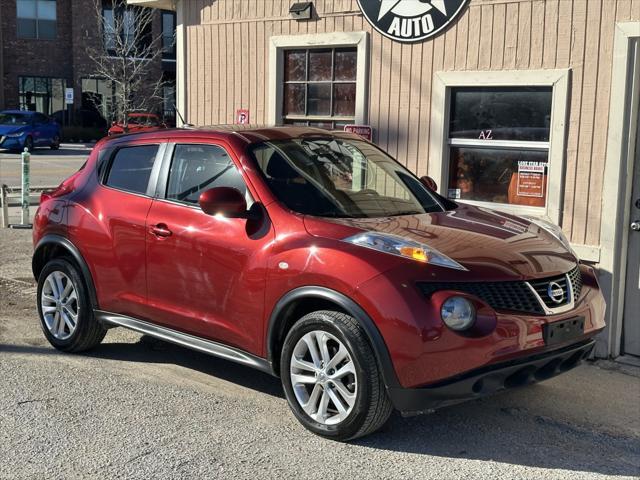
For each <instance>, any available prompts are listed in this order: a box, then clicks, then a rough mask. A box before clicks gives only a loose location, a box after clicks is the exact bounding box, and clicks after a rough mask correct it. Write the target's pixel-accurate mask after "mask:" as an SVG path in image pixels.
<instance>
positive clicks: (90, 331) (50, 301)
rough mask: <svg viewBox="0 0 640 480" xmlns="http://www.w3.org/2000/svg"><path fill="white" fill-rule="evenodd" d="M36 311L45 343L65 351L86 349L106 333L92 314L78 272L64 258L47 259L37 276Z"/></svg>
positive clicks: (97, 342)
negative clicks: (45, 338) (46, 341)
mask: <svg viewBox="0 0 640 480" xmlns="http://www.w3.org/2000/svg"><path fill="white" fill-rule="evenodd" d="M38 313H39V314H40V324H41V326H42V331H43V332H44V335H45V337H47V340H49V343H51V345H53V346H54V347H55V348H57V349H59V350H63V351H65V352H81V351H84V350H89V349H91V348H93V347H95V346H96V345H98V344H99V343H100V342H101V341H102V339H103V338H104V336H105V335H106V333H107V330H106V328H104V327H103V326H102V324H100V323H99V322H98V321H97V320H96V318H95V317H94V315H93V308H92V306H91V302H90V300H89V296H88V292H87V288H86V286H85V282H84V281H83V279H82V277H81V274H80V273H79V272H78V269H77V268H76V267H75V265H74V264H73V263H72V262H70V261H68V260H66V259H64V258H59V259H54V260H51V261H49V262H48V263H47V264H46V265H45V266H44V268H43V269H42V272H41V273H40V276H39V277H38Z"/></svg>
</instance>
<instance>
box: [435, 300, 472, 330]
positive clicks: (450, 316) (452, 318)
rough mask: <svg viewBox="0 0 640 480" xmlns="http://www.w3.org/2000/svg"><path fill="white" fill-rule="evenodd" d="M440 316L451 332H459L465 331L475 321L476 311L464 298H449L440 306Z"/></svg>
mask: <svg viewBox="0 0 640 480" xmlns="http://www.w3.org/2000/svg"><path fill="white" fill-rule="evenodd" d="M440 316H441V317H442V321H443V322H444V323H445V325H446V326H447V327H449V328H450V329H451V330H456V331H461V330H467V329H468V328H470V327H471V326H472V325H473V323H474V322H475V321H476V310H475V308H473V305H472V304H471V302H470V301H469V300H467V299H466V298H463V297H449V298H448V299H447V300H446V301H445V302H444V303H443V304H442V308H441V309H440Z"/></svg>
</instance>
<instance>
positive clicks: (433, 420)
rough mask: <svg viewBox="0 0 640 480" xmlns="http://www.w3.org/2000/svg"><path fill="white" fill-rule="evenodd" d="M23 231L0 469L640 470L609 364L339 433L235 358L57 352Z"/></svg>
mask: <svg viewBox="0 0 640 480" xmlns="http://www.w3.org/2000/svg"><path fill="white" fill-rule="evenodd" d="M30 234H31V232H30V231H24V230H23V231H14V230H0V247H1V248H0V459H1V461H0V478H3V479H5V478H6V479H17V478H38V479H41V478H83V479H84V478H101V479H102V478H144V479H146V478H167V479H168V478H281V479H282V478H293V477H296V478H299V479H304V478H385V479H388V478H402V479H405V478H420V479H423V478H433V479H453V478H478V479H488V478H500V479H502V478H518V479H534V478H536V479H537V478H539V479H556V478H557V479H570V478H581V479H582V478H624V477H627V478H637V477H638V476H639V475H640V372H639V371H638V369H636V368H633V367H623V366H620V365H619V364H616V363H612V362H598V363H595V364H587V365H584V366H581V367H579V368H577V369H575V370H573V371H571V372H569V373H567V374H565V375H564V376H561V377H558V378H555V379H552V380H550V381H548V382H545V383H543V384H539V385H535V386H532V387H528V388H524V389H521V390H515V391H511V392H507V393H504V394H501V395H498V396H495V397H491V398H488V399H483V400H480V401H476V402H472V403H468V404H464V405H460V406H456V407H451V408H448V409H445V410H442V411H440V412H437V413H435V414H433V415H428V416H421V417H413V418H402V417H400V416H399V415H394V416H393V417H392V418H391V420H390V422H389V423H388V424H387V425H386V426H385V428H384V429H383V430H382V431H380V432H379V433H377V434H374V435H371V436H369V437H366V438H364V439H360V440H358V441H356V442H353V443H351V444H340V443H335V442H331V441H327V440H324V439H321V438H319V437H316V436H314V435H312V434H310V433H308V432H307V431H306V430H304V428H302V427H301V426H300V425H299V424H298V423H297V422H296V421H295V419H294V418H293V416H292V415H291V414H290V413H289V409H288V407H287V404H286V401H285V400H284V397H283V393H282V389H281V387H280V384H279V381H278V380H277V379H275V378H272V377H270V376H268V375H265V374H262V373H259V372H255V371H253V370H250V369H248V368H245V367H241V366H238V365H235V364H232V363H228V362H225V361H223V360H218V359H215V358H212V357H208V356H206V355H203V354H199V353H196V352H191V351H188V350H185V349H182V348H179V347H175V346H171V345H167V344H164V343H160V342H156V341H152V340H150V339H148V338H146V337H141V336H140V335H137V334H134V333H132V332H127V331H125V330H123V329H114V330H111V331H110V332H109V334H108V335H107V337H106V339H105V341H104V343H103V345H101V346H100V347H98V348H97V349H96V350H94V351H92V352H90V353H89V354H84V355H67V354H62V353H59V352H57V351H55V350H54V349H52V348H51V347H50V346H49V345H48V344H47V343H46V341H45V340H44V337H43V335H42V333H41V331H40V327H39V324H38V320H37V316H36V311H35V307H34V298H35V287H34V282H33V280H32V279H31V278H30V270H29V262H30V253H31V245H30Z"/></svg>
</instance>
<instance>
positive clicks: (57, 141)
mask: <svg viewBox="0 0 640 480" xmlns="http://www.w3.org/2000/svg"><path fill="white" fill-rule="evenodd" d="M50 147H51V150H58V149H59V148H60V137H59V136H58V135H56V136H55V137H53V141H52V142H51V145H50Z"/></svg>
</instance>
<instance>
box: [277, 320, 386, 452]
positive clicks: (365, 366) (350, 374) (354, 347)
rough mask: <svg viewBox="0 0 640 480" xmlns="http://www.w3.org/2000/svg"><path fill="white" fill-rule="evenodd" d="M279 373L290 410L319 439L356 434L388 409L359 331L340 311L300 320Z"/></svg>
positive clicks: (379, 420)
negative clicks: (321, 437)
mask: <svg viewBox="0 0 640 480" xmlns="http://www.w3.org/2000/svg"><path fill="white" fill-rule="evenodd" d="M280 376H281V378H282V385H283V387H284V391H285V394H286V397H287V401H288V402H289V406H290V407H291V410H292V411H293V414H294V415H295V416H296V418H297V419H298V420H299V421H300V422H301V423H302V425H303V426H304V427H305V428H307V429H308V430H310V431H312V432H314V433H316V434H318V435H321V436H323V437H327V438H331V439H334V440H342V441H343V440H352V439H354V438H358V437H362V436H364V435H367V434H369V433H372V432H374V431H375V430H377V429H378V428H380V427H381V426H382V425H384V423H385V422H386V421H387V419H388V418H389V415H390V414H391V412H392V410H393V407H392V405H391V401H390V400H389V397H388V396H387V393H386V391H385V386H384V383H383V381H382V378H381V376H380V372H379V370H378V366H377V363H376V359H375V356H374V354H373V350H372V348H371V346H370V344H369V342H368V340H367V338H366V335H365V333H364V332H363V330H362V328H361V327H360V325H359V324H358V322H357V321H356V320H355V319H354V318H353V317H350V316H349V315H346V314H344V313H339V312H333V311H318V312H313V313H310V314H308V315H305V316H304V317H303V318H301V319H300V320H299V321H298V322H297V323H296V324H295V325H294V326H293V327H292V328H291V330H290V331H289V333H288V334H287V337H286V339H285V342H284V347H283V349H282V352H281V359H280Z"/></svg>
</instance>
